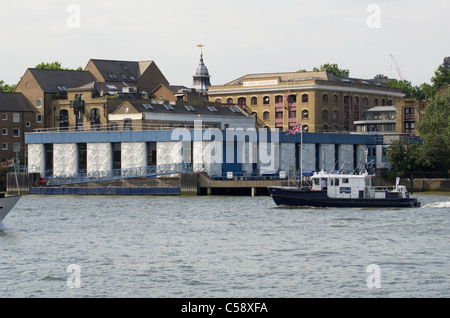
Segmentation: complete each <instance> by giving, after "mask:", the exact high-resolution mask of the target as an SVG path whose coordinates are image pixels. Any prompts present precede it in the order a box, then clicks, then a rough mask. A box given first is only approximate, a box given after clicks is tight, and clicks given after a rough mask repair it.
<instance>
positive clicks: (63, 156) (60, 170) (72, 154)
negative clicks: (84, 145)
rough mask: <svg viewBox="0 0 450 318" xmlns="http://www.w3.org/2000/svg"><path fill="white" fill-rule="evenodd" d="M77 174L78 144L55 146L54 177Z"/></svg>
mask: <svg viewBox="0 0 450 318" xmlns="http://www.w3.org/2000/svg"><path fill="white" fill-rule="evenodd" d="M77 173H78V149H77V144H53V175H54V176H73V175H76V174H77Z"/></svg>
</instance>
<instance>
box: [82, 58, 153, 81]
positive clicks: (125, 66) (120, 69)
mask: <svg viewBox="0 0 450 318" xmlns="http://www.w3.org/2000/svg"><path fill="white" fill-rule="evenodd" d="M89 62H92V63H93V64H94V66H95V67H96V68H97V70H98V71H99V72H100V74H101V76H102V77H103V78H104V79H105V81H111V82H136V81H137V79H138V78H139V76H141V74H142V73H143V72H144V71H145V69H146V68H147V67H148V66H149V65H150V64H151V63H153V61H146V62H135V61H116V60H97V59H91V60H90V61H89Z"/></svg>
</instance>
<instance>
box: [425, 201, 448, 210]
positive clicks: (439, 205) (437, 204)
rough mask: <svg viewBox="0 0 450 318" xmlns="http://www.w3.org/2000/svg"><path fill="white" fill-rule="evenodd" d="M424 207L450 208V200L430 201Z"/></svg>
mask: <svg viewBox="0 0 450 318" xmlns="http://www.w3.org/2000/svg"><path fill="white" fill-rule="evenodd" d="M423 207H424V208H438V209H448V208H450V201H446V202H433V203H428V204H425V205H424V206H423Z"/></svg>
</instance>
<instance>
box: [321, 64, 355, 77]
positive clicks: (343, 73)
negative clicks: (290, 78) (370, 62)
mask: <svg viewBox="0 0 450 318" xmlns="http://www.w3.org/2000/svg"><path fill="white" fill-rule="evenodd" d="M313 71H314V72H320V71H327V72H328V73H331V74H333V75H335V76H338V77H348V76H349V75H350V71H349V70H344V69H341V68H339V66H338V65H337V64H330V63H326V64H323V65H321V66H320V68H317V67H314V68H313Z"/></svg>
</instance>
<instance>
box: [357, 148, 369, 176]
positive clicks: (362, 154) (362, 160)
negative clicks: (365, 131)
mask: <svg viewBox="0 0 450 318" xmlns="http://www.w3.org/2000/svg"><path fill="white" fill-rule="evenodd" d="M366 149H367V147H366V145H358V154H357V156H358V157H357V160H358V164H357V168H358V171H359V172H361V171H365V164H366Z"/></svg>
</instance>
